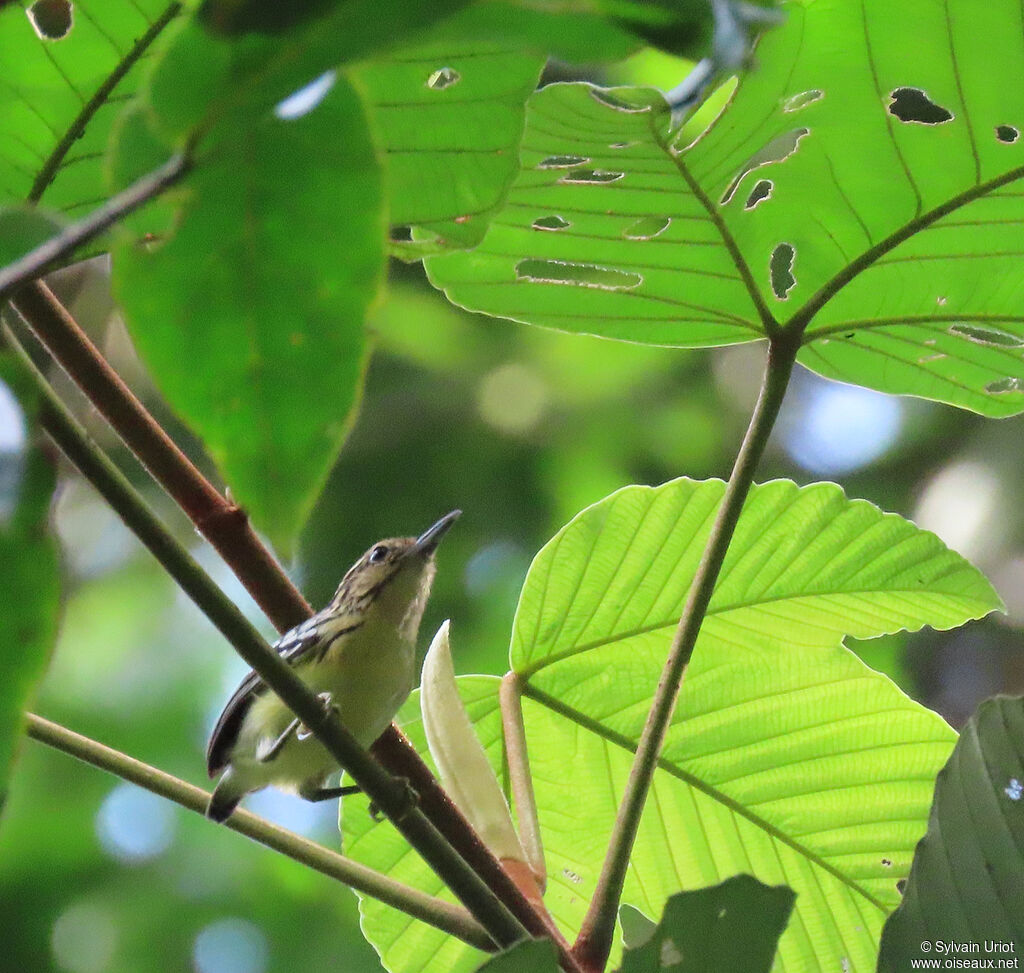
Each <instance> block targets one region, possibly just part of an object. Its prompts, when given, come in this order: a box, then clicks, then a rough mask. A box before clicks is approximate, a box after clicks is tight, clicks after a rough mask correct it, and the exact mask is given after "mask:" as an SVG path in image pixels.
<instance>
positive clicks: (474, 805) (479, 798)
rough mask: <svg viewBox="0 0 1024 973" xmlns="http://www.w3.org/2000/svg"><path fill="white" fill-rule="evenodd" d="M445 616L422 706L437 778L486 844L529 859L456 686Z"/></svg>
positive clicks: (430, 654)
mask: <svg viewBox="0 0 1024 973" xmlns="http://www.w3.org/2000/svg"><path fill="white" fill-rule="evenodd" d="M448 628H449V624H448V621H447V620H446V621H445V622H444V623H443V624H442V625H441V627H440V628H439V629H438V630H437V634H436V635H435V636H434V640H433V641H432V642H431V643H430V648H429V649H428V650H427V657H426V658H425V659H424V660H423V681H422V686H421V691H420V710H421V712H422V713H423V728H424V730H425V731H426V736H427V746H428V747H429V748H430V754H431V756H432V757H433V758H434V762H435V763H436V764H437V771H438V776H439V777H440V778H441V783H442V784H444V787H445V790H447V791H448V793H449V794H451V796H452V799H453V800H454V801H455V803H456V804H457V805H458V807H459V809H460V810H461V811H462V813H463V814H465V815H466V817H467V818H468V819H469V822H470V824H472V825H473V827H474V828H475V829H476V831H477V833H478V834H479V835H480V837H481V839H482V840H483V842H484V844H486V845H487V847H488V848H490V849H491V851H493V852H494V854H495V855H496V856H497V857H498V858H500V859H510V860H512V861H519V862H526V854H525V853H524V851H523V847H522V845H521V844H520V843H519V838H518V836H517V835H516V831H515V828H514V827H513V825H512V816H511V815H510V814H509V810H508V802H507V801H506V800H505V795H504V794H503V793H502V790H501V786H500V785H499V784H498V779H497V777H495V776H494V771H493V770H492V769H491V765H490V764H489V763H488V762H487V757H486V755H485V754H484V748H483V747H482V746H481V745H480V741H479V740H478V739H477V736H476V733H475V732H474V730H473V724H472V723H471V722H470V719H469V715H468V714H467V713H466V707H465V706H464V705H463V703H462V699H461V698H460V697H459V691H458V689H457V688H456V685H455V669H454V667H453V666H452V653H451V648H450V646H449V644H448Z"/></svg>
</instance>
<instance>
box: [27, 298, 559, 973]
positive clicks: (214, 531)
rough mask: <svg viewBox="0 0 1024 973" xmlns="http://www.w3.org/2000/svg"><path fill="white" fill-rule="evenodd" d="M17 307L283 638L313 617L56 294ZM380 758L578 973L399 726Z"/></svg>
mask: <svg viewBox="0 0 1024 973" xmlns="http://www.w3.org/2000/svg"><path fill="white" fill-rule="evenodd" d="M15 306H16V308H17V310H18V312H19V313H20V314H21V316H22V317H23V318H24V320H25V322H26V323H27V324H28V326H29V327H30V328H31V329H32V330H33V331H34V332H35V333H36V334H37V336H38V337H39V338H40V340H41V341H42V342H43V344H44V345H45V346H46V347H47V348H48V349H49V350H50V351H51V353H52V354H53V355H54V357H55V358H56V359H57V360H58V361H59V362H60V364H61V365H62V366H63V367H64V369H65V371H66V372H67V373H68V374H69V375H70V376H71V378H72V379H73V380H74V381H75V382H76V383H77V384H78V386H79V387H80V388H81V389H82V391H83V392H84V393H85V394H86V396H87V397H88V398H89V400H90V401H91V402H92V403H93V404H94V405H95V406H96V408H97V409H98V410H99V411H100V413H101V414H102V415H103V416H104V417H105V418H106V419H107V421H108V422H109V423H110V425H111V426H112V427H113V429H114V430H115V431H116V432H117V433H118V435H119V436H120V437H121V439H122V440H124V442H125V443H126V444H127V445H128V447H129V448H130V449H131V450H132V451H133V452H134V453H135V454H136V455H137V456H138V457H139V459H140V460H141V461H142V462H143V464H144V465H145V466H146V467H147V469H149V471H150V472H151V473H152V474H153V476H154V478H155V479H157V480H158V482H160V483H161V485H162V486H163V487H164V488H165V489H166V490H167V492H168V493H169V494H170V495H171V496H172V498H174V500H175V501H176V502H177V503H178V504H179V506H181V508H182V509H183V510H184V511H185V513H186V514H187V515H188V516H189V517H190V519H191V520H192V521H193V523H195V525H196V527H197V528H198V529H199V530H200V532H201V533H203V535H204V536H206V537H207V539H208V540H210V542H211V543H212V544H213V546H214V547H215V548H216V549H217V551H218V552H219V553H220V555H221V557H223V559H224V561H225V562H226V563H227V565H228V566H229V567H230V568H231V569H232V571H233V572H234V573H235V575H236V576H237V577H238V578H239V580H240V581H241V582H242V584H243V585H244V586H245V588H246V590H248V591H249V593H250V594H251V595H252V597H253V599H254V600H255V601H256V603H257V604H258V605H259V606H260V607H261V608H262V609H263V611H264V612H265V613H266V615H267V617H268V618H270V620H271V621H272V622H273V624H274V625H275V626H276V627H277V628H278V630H279V631H286V630H287V629H289V628H291V627H293V626H294V625H296V624H298V623H299V622H301V621H303V620H304V619H305V618H308V617H309V615H311V614H312V610H311V609H310V607H309V605H308V603H307V602H306V601H305V599H303V598H302V596H301V595H300V594H299V592H298V591H297V589H295V587H294V586H293V585H292V583H291V582H290V581H289V579H288V578H287V576H286V575H285V574H284V572H283V570H282V569H281V567H280V566H279V565H278V564H277V562H276V561H275V560H274V558H273V556H272V555H271V554H270V552H269V551H268V550H267V549H266V548H265V547H264V546H263V544H262V543H261V541H260V540H259V538H258V537H257V536H256V534H255V533H254V532H253V530H252V528H251V527H250V525H249V523H248V521H247V519H246V517H245V514H244V511H242V510H241V509H240V508H239V507H237V506H236V505H234V504H231V503H230V502H229V501H228V500H227V499H226V498H224V497H223V496H222V495H221V494H220V493H219V492H218V491H217V490H216V489H215V488H214V487H213V486H212V484H210V483H209V481H207V480H206V479H205V477H203V475H202V473H200V471H199V470H198V469H196V467H195V466H194V465H193V464H192V463H191V461H190V460H189V459H188V457H187V456H185V454H184V453H183V452H182V451H181V450H180V449H179V448H178V447H177V445H175V443H174V442H173V440H171V439H170V437H169V436H168V435H167V434H166V432H164V430H163V428H162V427H161V426H160V425H159V423H157V422H156V420H155V419H154V418H153V417H152V416H151V415H150V414H149V412H148V411H147V410H146V408H145V406H144V405H143V404H142V403H141V402H140V401H139V400H138V398H136V396H135V395H134V394H133V393H132V392H131V390H130V389H129V388H128V387H127V385H125V383H124V382H123V381H122V380H121V378H120V377H119V376H118V375H117V373H116V372H114V370H113V369H112V368H111V367H110V365H109V364H108V363H107V362H106V360H105V359H104V358H103V357H102V355H101V354H100V353H99V351H98V350H97V349H96V347H95V346H94V345H93V344H92V342H91V341H90V340H89V338H88V337H87V336H86V335H85V333H84V332H83V331H82V330H81V328H80V327H79V326H78V324H77V322H76V321H75V320H74V319H73V318H72V317H71V315H70V314H69V313H68V312H67V310H66V309H65V308H64V307H63V306H62V305H61V304H60V302H59V301H58V300H57V298H56V297H55V296H54V295H53V294H52V292H50V290H49V289H48V288H47V287H46V286H45V285H44V284H42V283H39V282H35V283H33V284H31V285H29V286H28V287H26V288H24V289H23V290H22V291H20V292H19V293H18V295H17V297H16V301H15ZM373 753H374V756H376V758H377V759H378V760H379V761H380V763H381V764H383V766H384V767H385V768H386V769H387V770H388V771H390V772H391V774H393V775H395V776H396V777H404V778H405V779H407V780H408V781H409V782H410V784H411V785H412V787H413V789H414V790H415V791H416V793H417V794H418V795H419V806H420V809H421V810H422V812H423V813H424V815H425V816H426V817H427V819H428V820H429V821H430V822H431V823H432V824H433V825H434V827H436V828H437V830H438V831H439V832H440V833H441V834H442V835H443V836H444V837H445V838H446V839H447V840H448V842H449V843H450V844H451V845H452V847H453V848H455V850H456V851H457V852H458V853H459V855H460V856H461V857H462V858H463V859H464V860H465V861H466V862H467V864H469V865H470V867H471V868H472V869H473V870H474V871H475V872H476V873H477V874H478V875H479V876H480V878H481V879H482V880H483V882H484V883H485V885H487V886H488V887H489V888H490V889H491V890H492V891H493V892H494V894H495V895H496V896H497V897H498V899H499V900H500V901H501V902H502V903H503V904H504V905H505V906H506V907H507V908H508V909H509V911H510V912H511V913H512V915H513V916H515V918H516V919H518V920H519V921H520V922H521V923H522V925H523V927H524V928H525V929H526V930H527V932H529V933H530V934H531V935H533V936H545V937H551V938H553V939H555V941H556V943H560V944H561V949H560V952H561V954H562V955H561V961H562V963H563V965H564V966H565V968H566V969H569V970H573V969H576V970H578V966H577V964H576V963H575V962H574V961H573V960H572V959H571V957H570V955H569V952H568V949H567V947H566V946H565V945H564V940H563V939H562V937H561V935H560V933H559V931H558V930H557V929H556V928H554V926H553V924H552V923H551V922H550V920H547V919H545V917H544V916H542V915H541V914H539V913H538V912H537V911H536V910H535V909H534V907H533V906H532V905H531V904H530V902H529V901H528V899H527V897H526V896H524V895H523V893H522V891H521V890H520V889H519V888H518V887H517V886H516V884H515V882H514V881H513V880H512V879H511V878H510V876H509V875H508V874H507V873H506V871H505V870H504V869H503V868H502V866H501V863H500V862H498V860H497V859H496V858H495V857H494V855H493V854H492V853H491V852H490V850H489V849H488V848H487V847H486V846H485V845H484V844H483V842H482V841H481V840H480V838H479V836H478V835H477V834H476V832H475V831H474V830H473V828H472V827H471V826H470V824H469V822H468V821H466V819H465V818H464V817H463V815H462V814H461V812H459V811H458V809H457V808H456V807H455V805H454V804H453V803H452V801H451V799H450V798H449V797H448V795H447V794H446V793H445V791H444V789H443V788H442V787H441V785H440V784H439V783H438V781H437V779H436V778H435V777H434V775H433V774H432V773H431V772H430V769H429V768H428V767H427V765H426V764H425V763H424V762H423V760H422V759H421V758H420V756H419V754H417V753H416V751H415V749H414V748H413V747H412V745H411V744H410V743H409V741H408V740H407V739H406V738H405V736H404V735H403V734H402V732H401V731H400V730H399V729H398V728H397V727H396V726H394V725H392V726H391V727H390V728H389V729H388V730H387V731H386V732H385V733H384V734H383V735H382V736H381V738H380V739H379V740H378V741H377V743H376V744H375V745H374V747H373Z"/></svg>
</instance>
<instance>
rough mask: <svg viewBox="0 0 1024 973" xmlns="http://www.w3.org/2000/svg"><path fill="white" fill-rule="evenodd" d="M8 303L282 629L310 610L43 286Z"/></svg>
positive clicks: (235, 511)
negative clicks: (10, 303)
mask: <svg viewBox="0 0 1024 973" xmlns="http://www.w3.org/2000/svg"><path fill="white" fill-rule="evenodd" d="M12 304H13V305H14V307H15V309H16V310H17V311H18V313H19V314H20V315H21V316H22V318H23V319H24V320H25V322H26V323H27V324H28V326H29V327H30V328H31V329H32V331H33V332H34V333H35V335H36V337H37V338H38V339H39V340H40V341H41V342H42V343H43V345H45V346H46V348H47V350H48V351H49V352H50V354H51V355H53V357H54V358H55V359H56V360H57V361H58V362H59V363H60V364H61V366H62V367H63V368H64V370H65V371H66V372H67V373H68V375H70V376H71V378H72V379H73V380H74V381H75V383H76V384H77V385H78V387H79V388H80V389H81V390H82V391H83V392H84V393H85V395H86V397H87V398H88V399H89V401H90V402H91V403H92V404H93V405H94V406H95V407H96V409H97V410H98V411H99V412H100V414H101V415H102V416H103V417H104V418H105V419H106V420H107V422H109V423H110V425H111V426H112V427H113V429H114V431H115V432H116V433H117V434H118V435H119V436H120V437H121V439H123V440H124V442H125V445H127V446H128V448H129V449H130V450H131V451H132V452H133V453H134V454H135V455H136V456H137V457H138V458H139V461H140V462H141V463H142V464H143V466H145V467H146V469H147V470H149V472H150V473H151V474H152V475H153V478H154V479H155V480H156V481H157V482H158V483H159V484H160V485H161V486H162V487H163V488H164V489H165V490H166V491H167V492H168V493H169V494H170V495H171V497H172V499H173V500H174V501H175V503H177V504H178V506H180V507H181V509H182V510H184V511H185V514H186V515H187V516H188V518H189V519H190V520H191V521H192V522H193V523H194V524H195V525H196V528H197V529H198V530H199V532H200V533H201V534H202V535H203V536H204V537H205V538H206V539H207V540H208V541H209V542H210V543H211V544H212V545H213V546H214V548H215V549H216V550H217V552H218V553H219V554H220V555H221V557H223V558H224V560H225V561H226V562H227V563H228V564H229V565H230V566H231V568H232V570H233V571H234V572H235V574H236V575H237V576H238V578H239V580H240V581H241V582H242V584H243V585H244V586H245V589H246V590H247V591H248V592H249V594H250V595H252V597H253V598H254V599H255V600H256V603H257V604H258V605H259V606H260V608H262V609H263V611H264V612H265V613H266V615H267V617H268V618H270V620H271V621H272V622H273V623H274V625H275V626H276V627H277V628H278V630H279V631H282V632H283V631H286V630H287V629H289V628H292V627H294V626H295V625H298V624H299V622H301V621H303V620H304V619H306V618H308V617H309V615H310V614H312V610H311V609H310V607H309V604H308V603H307V602H306V600H305V599H304V598H303V597H302V595H301V594H299V591H298V589H297V588H296V587H295V586H294V585H293V584H292V583H291V581H289V580H288V577H287V576H286V575H285V573H284V571H283V570H282V569H281V567H280V565H278V563H277V562H276V561H275V560H274V557H273V555H272V554H271V553H270V551H268V550H267V548H266V547H265V546H264V545H263V544H262V542H261V541H260V539H259V538H258V537H257V536H256V532H255V531H254V530H253V529H252V526H251V525H250V524H249V521H248V518H247V517H246V515H245V511H244V510H242V509H241V508H240V507H238V506H237V505H236V504H234V503H232V502H231V501H230V500H228V499H227V498H226V497H224V496H223V495H222V494H221V493H220V491H218V490H217V489H216V488H215V487H214V486H213V484H212V483H210V481H209V480H207V479H206V478H205V477H204V476H203V474H202V473H200V472H199V470H198V469H196V467H195V465H194V464H193V463H192V461H191V460H190V459H189V458H188V457H187V456H186V455H185V454H184V453H183V452H182V451H181V450H180V449H179V448H178V446H177V445H176V444H175V442H174V440H172V439H171V437H170V436H168V435H167V433H166V432H164V430H163V428H162V427H161V426H160V424H159V423H158V422H157V421H156V420H155V419H154V418H153V417H152V415H150V413H149V412H148V411H147V410H146V407H145V406H144V405H143V404H142V403H141V402H140V401H139V400H138V398H136V396H135V395H134V393H133V392H132V391H131V389H129V388H128V386H127V385H126V384H125V383H124V382H123V381H122V380H121V377H120V376H119V375H118V374H117V373H116V372H115V371H114V370H113V369H112V368H111V367H110V365H109V364H107V362H106V360H105V359H104V358H103V356H102V355H101V354H100V352H99V350H98V349H97V348H96V346H95V345H94V344H93V343H92V342H91V341H90V340H89V337H88V335H86V333H85V332H84V331H83V330H82V329H81V328H80V327H79V326H78V323H77V322H76V321H75V319H74V318H73V317H72V316H71V315H70V314H69V313H68V311H67V310H66V308H65V307H64V306H63V305H62V304H61V303H60V301H59V300H57V298H56V297H55V296H54V294H53V292H52V291H51V290H50V289H49V288H48V287H47V286H46V285H45V284H44V283H42V282H41V281H35V282H34V283H31V284H29V285H27V286H26V287H24V288H23V289H22V290H20V291H19V292H18V293H17V294H16V295H15V297H14V299H13V301H12Z"/></svg>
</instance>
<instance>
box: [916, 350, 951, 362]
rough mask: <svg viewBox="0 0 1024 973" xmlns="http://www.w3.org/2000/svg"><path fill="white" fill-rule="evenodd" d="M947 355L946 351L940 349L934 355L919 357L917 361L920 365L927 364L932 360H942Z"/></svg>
mask: <svg viewBox="0 0 1024 973" xmlns="http://www.w3.org/2000/svg"><path fill="white" fill-rule="evenodd" d="M947 357H948V356H947V355H946V353H945V352H942V351H939V352H936V353H935V354H934V355H925V356H924V357H923V358H918V360H917V363H918V365H927V364H928V362H930V361H942V359H943V358H947Z"/></svg>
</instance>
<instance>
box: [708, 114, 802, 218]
mask: <svg viewBox="0 0 1024 973" xmlns="http://www.w3.org/2000/svg"><path fill="white" fill-rule="evenodd" d="M810 134H811V130H810V129H809V128H794V129H793V131H791V132H784V133H783V134H782V135H776V136H775V138H773V139H772V140H771V141H770V142H769V143H768V144H767V145H766V146H765V147H764V148H763V149H761V150H760V151H759V152H755V153H754V154H753V155H752V156H751V157H750V158H749V159H748V160H747V163H746V165H744V167H743V168H742V169H740V171H739V172H738V173H737V174H736V178H735V179H733V181H732V182H731V183H729V188H728V189H726V191H725V194H724V195H723V196H722V199H721V204H722V205H723V206H725V204H726V203H728V202H729V200H730V199H732V198H733V196H735V195H736V190H737V189H739V185H740V183H741V182H742V181H743V177H744V176H746V174H747V173H748V172H752V171H753V170H754V169H759V168H760V167H761V166H767V165H771V164H772V163H773V162H784V161H785V160H786V159H788V158H789V157H790V156H791V155H792V154H793V153H794V152H796V150H797V147H798V146H799V145H800V140H801V139H802V138H803V137H804V136H805V135H810Z"/></svg>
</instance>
